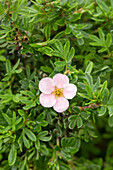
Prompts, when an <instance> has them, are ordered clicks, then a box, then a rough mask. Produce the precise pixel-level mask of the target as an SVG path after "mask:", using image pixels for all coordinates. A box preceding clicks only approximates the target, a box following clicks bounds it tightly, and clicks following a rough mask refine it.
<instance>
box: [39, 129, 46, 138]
mask: <svg viewBox="0 0 113 170" xmlns="http://www.w3.org/2000/svg"><path fill="white" fill-rule="evenodd" d="M46 135H48V131H47V130H45V131H43V132H40V133H39V134H38V135H37V138H38V139H40V138H42V137H44V136H46Z"/></svg>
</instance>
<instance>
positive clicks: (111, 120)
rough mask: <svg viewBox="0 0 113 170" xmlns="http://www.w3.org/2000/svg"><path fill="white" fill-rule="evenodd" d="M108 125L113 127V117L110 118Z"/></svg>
mask: <svg viewBox="0 0 113 170" xmlns="http://www.w3.org/2000/svg"><path fill="white" fill-rule="evenodd" d="M108 124H109V126H110V127H113V116H111V117H109V119H108Z"/></svg>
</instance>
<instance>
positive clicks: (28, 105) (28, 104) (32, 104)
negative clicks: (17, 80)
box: [23, 101, 36, 110]
mask: <svg viewBox="0 0 113 170" xmlns="http://www.w3.org/2000/svg"><path fill="white" fill-rule="evenodd" d="M35 106H36V103H35V102H34V101H30V102H29V103H27V105H26V106H24V107H23V108H24V110H29V109H30V108H32V107H35Z"/></svg>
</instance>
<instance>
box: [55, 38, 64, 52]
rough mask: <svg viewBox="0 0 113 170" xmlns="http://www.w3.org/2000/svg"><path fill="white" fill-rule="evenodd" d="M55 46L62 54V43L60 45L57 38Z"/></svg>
mask: <svg viewBox="0 0 113 170" xmlns="http://www.w3.org/2000/svg"><path fill="white" fill-rule="evenodd" d="M55 46H56V47H57V49H58V50H59V52H61V53H62V54H63V53H64V48H63V45H62V43H61V42H60V41H59V40H56V43H55Z"/></svg>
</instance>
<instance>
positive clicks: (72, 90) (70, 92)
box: [63, 83, 77, 99]
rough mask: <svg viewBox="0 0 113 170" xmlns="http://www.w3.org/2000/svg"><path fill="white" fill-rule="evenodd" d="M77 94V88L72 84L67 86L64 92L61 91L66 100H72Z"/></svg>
mask: <svg viewBox="0 0 113 170" xmlns="http://www.w3.org/2000/svg"><path fill="white" fill-rule="evenodd" d="M76 92H77V87H76V86H75V85H74V84H71V83H70V84H68V85H67V86H66V87H65V88H64V90H63V94H64V96H65V98H66V99H72V98H73V97H74V96H75V95H76Z"/></svg>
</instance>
